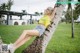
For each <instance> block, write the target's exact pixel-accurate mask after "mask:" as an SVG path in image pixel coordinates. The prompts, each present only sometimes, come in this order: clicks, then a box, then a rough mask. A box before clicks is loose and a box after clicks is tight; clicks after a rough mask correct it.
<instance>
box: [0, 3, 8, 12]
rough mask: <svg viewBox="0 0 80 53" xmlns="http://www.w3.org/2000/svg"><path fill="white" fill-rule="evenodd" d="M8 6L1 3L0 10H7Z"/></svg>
mask: <svg viewBox="0 0 80 53" xmlns="http://www.w3.org/2000/svg"><path fill="white" fill-rule="evenodd" d="M6 7H7V6H6V4H5V3H3V4H1V6H0V10H4V11H5V10H7V9H6Z"/></svg>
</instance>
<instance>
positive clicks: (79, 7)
mask: <svg viewBox="0 0 80 53" xmlns="http://www.w3.org/2000/svg"><path fill="white" fill-rule="evenodd" d="M69 1H71V0H69ZM79 15H80V4H79V3H77V4H76V7H75V10H73V18H74V20H76V19H77V18H78V16H79ZM65 18H66V23H67V22H71V3H69V4H68V9H67V12H66V15H65Z"/></svg>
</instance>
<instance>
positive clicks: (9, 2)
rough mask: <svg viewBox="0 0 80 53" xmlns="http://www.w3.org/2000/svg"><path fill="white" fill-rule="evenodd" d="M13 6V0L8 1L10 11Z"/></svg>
mask: <svg viewBox="0 0 80 53" xmlns="http://www.w3.org/2000/svg"><path fill="white" fill-rule="evenodd" d="M12 5H13V1H12V0H8V3H7V10H9V11H10V9H11V6H12Z"/></svg>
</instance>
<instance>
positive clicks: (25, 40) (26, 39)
mask: <svg viewBox="0 0 80 53" xmlns="http://www.w3.org/2000/svg"><path fill="white" fill-rule="evenodd" d="M31 37H32V36H27V37H26V38H24V39H23V40H22V41H21V42H20V43H19V44H17V45H15V46H14V47H15V48H14V49H15V50H16V49H17V48H19V47H20V46H22V45H23V44H24V43H25V42H27V41H28V40H30V39H31Z"/></svg>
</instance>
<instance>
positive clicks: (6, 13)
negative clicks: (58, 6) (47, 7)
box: [0, 10, 37, 16]
mask: <svg viewBox="0 0 80 53" xmlns="http://www.w3.org/2000/svg"><path fill="white" fill-rule="evenodd" d="M0 14H4V15H15V16H23V15H32V16H37V15H35V14H29V13H25V12H14V11H2V10H1V11H0Z"/></svg>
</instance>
